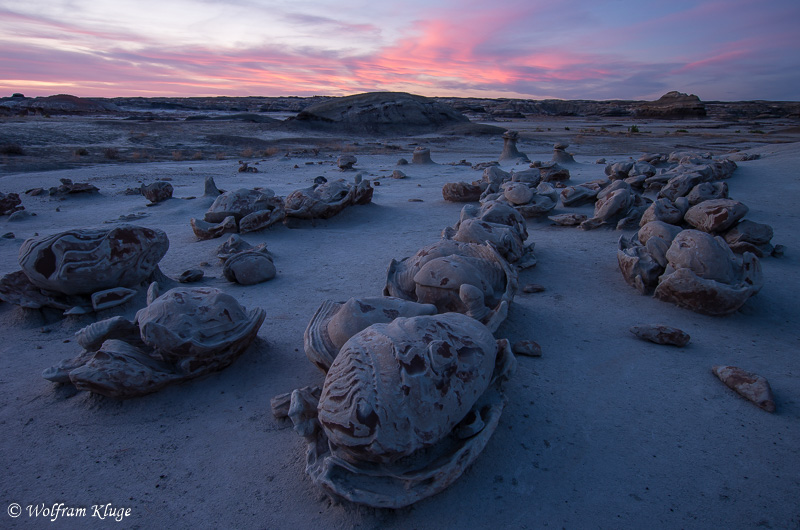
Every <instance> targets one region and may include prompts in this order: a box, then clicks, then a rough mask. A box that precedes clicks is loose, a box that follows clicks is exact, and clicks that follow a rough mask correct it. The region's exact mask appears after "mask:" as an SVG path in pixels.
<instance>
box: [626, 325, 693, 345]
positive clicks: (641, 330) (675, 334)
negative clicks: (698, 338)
mask: <svg viewBox="0 0 800 530" xmlns="http://www.w3.org/2000/svg"><path fill="white" fill-rule="evenodd" d="M630 331H631V333H633V334H634V335H636V336H637V337H639V338H640V339H643V340H649V341H650V342H654V343H656V344H663V345H667V346H677V347H679V348H682V347H684V346H686V345H687V344H689V340H690V339H691V337H690V336H689V334H688V333H686V332H685V331H682V330H680V329H678V328H673V327H670V326H663V325H661V324H658V325H645V326H633V327H632V328H631V329H630Z"/></svg>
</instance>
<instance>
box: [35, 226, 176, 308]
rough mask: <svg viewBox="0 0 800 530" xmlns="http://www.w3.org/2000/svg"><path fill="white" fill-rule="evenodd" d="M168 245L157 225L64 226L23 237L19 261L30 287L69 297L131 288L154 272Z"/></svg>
mask: <svg viewBox="0 0 800 530" xmlns="http://www.w3.org/2000/svg"><path fill="white" fill-rule="evenodd" d="M168 248H169V240H168V239H167V235H166V234H165V233H164V232H163V231H162V230H158V229H152V228H144V227H139V226H134V225H122V226H118V227H116V228H112V229H110V230H92V229H83V230H68V231H66V232H60V233H58V234H54V235H51V236H43V237H35V238H31V239H28V240H26V241H25V242H24V243H23V244H22V246H21V247H20V249H19V264H20V267H22V270H23V272H24V273H25V275H26V276H27V277H28V279H30V281H31V283H33V284H34V285H35V286H37V287H39V288H41V289H46V290H49V291H56V292H59V293H64V294H68V295H74V294H85V295H88V294H91V293H93V292H95V291H100V290H103V289H110V288H112V287H133V286H136V285H138V284H140V283H141V282H143V281H144V280H145V279H146V278H147V277H148V276H150V274H152V273H153V271H155V269H156V267H157V266H158V262H159V261H160V260H161V258H162V257H164V254H166V253H167V249H168Z"/></svg>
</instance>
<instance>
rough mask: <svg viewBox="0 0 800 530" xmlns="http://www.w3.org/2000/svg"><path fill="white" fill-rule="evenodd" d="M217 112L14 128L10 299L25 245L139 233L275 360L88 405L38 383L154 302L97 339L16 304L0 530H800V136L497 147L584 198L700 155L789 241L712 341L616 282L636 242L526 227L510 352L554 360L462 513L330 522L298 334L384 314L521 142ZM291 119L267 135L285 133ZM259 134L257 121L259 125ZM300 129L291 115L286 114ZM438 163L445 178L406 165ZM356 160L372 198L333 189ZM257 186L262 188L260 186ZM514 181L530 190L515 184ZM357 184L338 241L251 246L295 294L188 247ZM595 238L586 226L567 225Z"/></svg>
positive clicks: (601, 122)
mask: <svg viewBox="0 0 800 530" xmlns="http://www.w3.org/2000/svg"><path fill="white" fill-rule="evenodd" d="M195 114H197V112H196V111H179V110H172V111H169V112H167V111H164V112H163V113H162V114H160V115H156V116H151V117H149V118H148V119H134V120H126V119H122V118H115V117H107V116H52V117H43V116H26V117H8V118H4V119H3V121H2V122H1V123H0V145H12V144H13V145H18V146H19V147H20V151H21V152H16V150H11V151H7V152H6V153H5V154H3V155H0V157H2V159H0V191H2V192H4V193H10V192H15V193H20V195H21V197H22V200H23V203H22V204H23V206H25V211H27V212H29V213H31V214H35V215H33V216H29V217H26V218H24V219H21V220H18V221H9V218H8V217H7V216H5V217H2V218H0V232H1V233H11V234H10V235H8V236H4V238H3V239H0V274H7V273H10V272H13V271H15V270H17V269H18V268H19V266H18V263H17V252H18V249H19V247H20V244H21V243H22V241H24V240H25V239H27V238H30V237H33V236H34V235H37V234H39V235H45V234H50V233H55V232H58V231H61V230H66V229H70V228H83V227H109V226H113V225H114V224H115V223H119V222H121V219H123V218H127V219H132V218H133V219H135V221H133V222H134V223H136V224H139V225H142V226H148V227H157V228H160V229H162V230H164V231H166V232H167V234H168V236H169V241H170V248H169V251H168V252H167V254H166V257H165V258H164V259H163V260H162V261H161V269H162V271H163V272H164V273H165V274H166V275H167V276H169V277H171V278H177V277H178V276H179V275H180V273H181V272H183V271H184V270H187V269H190V268H201V269H203V270H204V272H205V278H204V279H203V280H202V281H201V283H200V285H208V286H214V287H218V288H221V289H223V290H225V291H226V292H228V293H230V294H232V295H233V296H235V297H236V298H237V299H238V300H239V302H240V303H241V304H242V305H244V306H245V307H247V308H251V307H255V306H258V307H262V308H264V309H265V310H266V313H267V317H266V321H265V323H264V325H263V326H262V328H261V330H260V333H259V339H258V340H257V341H256V344H255V345H254V346H252V347H251V348H250V349H249V350H248V351H246V352H245V353H244V354H243V355H242V357H241V358H239V359H238V360H237V361H236V362H235V363H234V364H233V365H232V366H230V367H229V368H227V369H226V370H224V371H221V372H218V373H214V374H212V375H209V376H207V377H204V378H202V379H199V380H195V381H192V382H188V383H185V384H181V385H178V386H173V387H170V388H167V389H165V390H162V391H160V392H158V393H155V394H151V395H148V396H145V397H141V398H136V399H130V400H125V401H119V400H114V399H110V398H105V397H102V396H97V395H93V394H89V393H86V392H76V391H75V390H74V389H70V388H69V387H67V386H59V385H56V384H54V383H51V382H50V381H47V380H45V379H43V378H42V377H41V372H42V370H44V369H45V368H47V367H49V366H51V365H53V364H55V363H57V362H58V361H60V360H62V359H64V358H67V357H71V356H74V355H76V354H77V353H79V350H80V348H79V347H78V345H77V344H76V343H75V341H74V338H73V334H74V333H75V331H77V330H78V329H80V328H82V327H84V326H86V325H87V324H90V323H92V322H94V321H95V320H97V319H100V318H107V317H109V316H114V315H122V316H125V317H126V318H132V317H133V315H134V314H135V312H136V310H137V309H139V308H140V307H141V306H142V305H143V304H144V298H143V296H144V295H140V296H138V297H137V298H135V299H134V300H133V301H131V302H128V303H127V304H125V305H123V306H120V307H116V308H112V309H108V310H104V311H101V312H100V313H98V314H90V315H81V316H68V317H63V316H61V315H60V313H59V312H57V311H50V310H30V309H22V308H20V307H17V306H14V305H11V304H8V303H4V302H3V303H0V330H2V336H3V341H2V345H0V367H2V370H0V426H2V437H1V438H0V453H1V454H2V478H0V492H2V499H3V502H4V503H5V504H7V505H10V504H11V503H18V504H19V505H20V506H21V507H22V508H23V514H22V516H20V517H19V518H17V519H13V518H11V517H9V516H7V515H6V514H3V515H2V517H0V519H2V524H1V525H0V526H3V527H6V528H8V527H13V526H15V525H17V524H19V525H21V526H23V525H24V526H28V525H33V526H37V527H38V526H47V525H49V524H50V521H49V520H48V519H47V518H46V517H43V516H40V517H38V518H37V517H31V516H29V514H28V512H27V507H28V506H39V505H46V506H48V507H49V506H52V505H53V504H58V503H64V504H65V505H67V506H75V507H79V506H82V507H90V506H92V505H105V504H107V503H111V504H112V505H113V506H115V507H122V508H130V509H131V510H130V516H129V517H126V518H125V519H124V521H123V522H122V523H121V525H123V526H124V527H126V528H158V527H167V526H171V527H179V528H190V527H192V528H196V527H200V528H208V527H215V528H220V527H224V528H287V527H294V528H500V527H507V528H543V527H558V528H755V527H766V528H800V500H798V499H800V447H799V446H798V443H797V442H798V440H800V371H799V370H798V364H797V360H798V351H800V348H799V347H800V301H799V299H798V294H799V291H800V274H798V265H800V262H799V261H798V260H799V258H798V256H800V253H798V249H800V236H798V230H797V227H798V217H800V213H799V212H800V210H798V204H800V172H798V167H800V143H798V142H800V128H798V122H797V120H796V119H789V118H768V119H759V120H758V121H732V120H728V121H725V120H719V119H714V118H706V119H689V120H676V121H668V120H644V119H637V120H633V119H630V118H619V117H613V118H599V117H590V118H589V117H542V116H539V117H529V118H516V119H508V120H503V121H491V122H486V123H484V125H486V126H494V127H498V128H499V129H497V130H496V131H499V133H502V131H503V130H507V129H508V130H516V131H518V132H519V133H520V139H519V142H518V148H519V150H520V151H522V152H524V153H525V154H527V155H528V157H529V158H530V159H531V160H542V161H547V160H550V158H551V156H552V153H553V144H554V143H555V142H564V143H567V144H569V148H568V151H569V152H571V153H573V155H574V158H575V160H576V161H577V162H578V164H576V165H573V166H570V167H569V170H570V173H571V179H570V181H569V183H570V184H574V183H581V182H586V181H589V180H593V179H597V178H601V177H604V173H603V170H604V167H605V166H604V165H603V164H597V163H595V162H596V160H597V159H598V158H601V157H602V158H605V159H606V160H607V161H608V162H615V161H624V160H629V159H631V158H632V159H634V160H636V159H638V157H639V156H640V155H642V154H643V153H664V154H668V153H670V152H673V151H689V152H697V153H711V154H713V155H714V156H716V157H719V156H723V155H726V154H729V153H731V152H732V151H734V150H737V151H739V152H742V153H749V154H758V155H760V158H759V159H757V160H750V161H745V162H738V163H737V164H738V166H739V167H738V168H737V169H736V171H735V172H734V174H733V176H732V177H731V178H730V179H729V180H728V181H727V182H728V185H729V187H730V195H731V197H732V198H735V199H737V200H739V201H741V202H743V203H745V204H746V205H747V206H748V207H749V209H750V211H749V213H748V215H747V218H748V219H751V220H753V221H756V222H760V223H766V224H769V225H770V226H772V227H773V229H774V238H773V243H775V244H781V245H784V247H785V254H784V255H783V256H780V257H772V256H767V257H765V258H763V259H762V260H761V265H762V268H763V275H764V287H763V288H762V290H761V292H760V293H759V294H758V295H756V296H755V297H753V298H752V299H750V300H749V301H748V302H747V303H746V304H745V306H744V307H743V308H742V309H741V310H740V311H738V312H736V313H735V314H732V315H730V316H726V317H710V316H704V315H699V314H697V313H694V312H691V311H689V310H686V309H682V308H679V307H676V306H674V305H671V304H667V303H664V302H661V301H658V300H656V299H654V298H651V297H648V296H642V295H640V294H639V293H638V292H637V291H636V290H634V289H632V288H631V287H630V286H629V285H628V284H626V282H625V281H624V280H623V278H622V275H621V274H620V271H619V269H618V266H617V258H616V251H617V240H618V239H619V237H620V235H623V234H624V235H630V232H629V231H617V230H614V229H610V228H600V229H597V230H592V231H582V230H579V229H577V228H567V227H560V226H555V225H553V224H552V223H551V222H550V221H549V220H548V219H547V218H546V217H544V218H541V219H528V221H527V224H528V231H529V233H530V235H529V238H528V242H533V243H535V252H536V256H537V258H538V264H537V265H536V266H535V267H534V268H531V269H527V270H524V271H522V272H521V273H520V282H519V283H520V285H521V286H523V285H526V284H529V283H535V284H540V285H542V286H543V287H544V290H543V291H542V292H538V293H530V294H528V293H523V292H519V293H518V294H517V296H516V298H515V299H514V302H513V304H512V305H511V309H510V311H509V315H508V318H507V320H506V321H505V322H504V323H503V324H502V326H501V327H500V329H499V330H498V331H497V333H496V334H495V335H496V336H497V337H506V338H508V339H509V340H510V341H512V342H515V341H518V340H534V341H536V342H538V343H539V344H540V345H541V348H542V352H543V353H542V356H541V357H540V358H531V357H519V358H518V362H519V366H518V369H517V372H516V374H515V375H514V376H513V377H512V379H511V380H510V381H509V383H508V385H507V388H506V395H507V397H508V404H507V406H506V408H505V410H504V412H503V415H502V418H501V420H500V426H499V428H498V430H497V431H496V432H495V434H494V436H493V437H492V439H491V441H490V442H489V444H488V446H487V448H486V449H485V451H484V452H483V453H482V454H481V455H480V457H479V458H478V459H477V461H476V462H475V463H474V464H473V465H472V466H471V467H470V468H469V469H468V470H467V471H466V472H465V473H464V474H463V476H461V477H460V478H459V479H458V480H457V481H456V482H455V483H454V484H453V485H452V486H450V487H449V488H448V489H447V490H445V491H444V492H442V493H440V494H438V495H435V496H433V497H431V498H428V499H425V500H423V501H421V502H419V503H417V504H415V505H413V506H411V507H409V508H404V509H400V510H388V509H373V508H365V507H361V506H357V505H353V504H350V503H347V502H343V503H335V502H332V501H331V500H330V499H328V498H327V497H326V496H325V495H324V494H322V492H321V491H320V490H318V489H317V488H316V487H315V486H314V485H313V484H312V482H311V480H310V479H309V478H308V477H307V476H306V475H305V473H304V466H305V444H304V442H303V440H302V439H301V438H300V437H299V436H298V435H297V434H295V433H294V432H293V430H292V427H291V423H289V422H285V421H278V420H276V419H274V418H273V417H272V414H271V412H270V398H272V397H273V396H274V395H276V394H280V393H284V392H288V391H291V390H292V389H293V388H297V387H301V386H305V385H308V384H321V383H322V381H323V374H322V373H321V372H319V371H318V370H317V369H316V368H315V367H314V366H313V365H312V364H311V363H310V362H309V361H308V360H307V359H306V357H305V355H304V353H303V332H304V330H305V327H306V325H307V324H308V322H309V319H310V318H311V316H312V315H313V314H314V311H315V310H316V308H317V307H318V306H319V304H320V303H321V302H322V301H324V300H335V301H343V300H346V299H348V298H350V297H352V296H379V295H380V294H381V293H382V290H383V287H384V284H385V281H386V270H387V266H388V264H389V263H390V261H391V260H392V259H401V258H403V257H406V256H410V255H412V254H414V253H415V252H416V251H417V249H419V248H420V247H422V246H424V245H428V244H431V243H433V242H435V241H437V240H438V239H439V238H440V237H441V231H442V229H444V228H445V227H447V226H451V225H453V224H455V222H456V221H457V220H458V218H459V212H460V210H461V208H462V206H463V205H462V204H457V203H449V202H445V201H444V200H443V198H442V186H443V185H444V184H445V183H447V182H455V181H467V182H470V181H473V180H476V179H480V175H481V173H480V172H478V171H475V170H474V169H472V168H471V167H469V166H468V165H458V163H459V162H461V161H462V160H465V161H467V162H469V163H471V164H473V165H474V164H478V163H481V162H488V161H492V160H497V158H498V156H499V155H500V152H501V150H502V145H503V142H502V138H501V137H500V134H498V133H497V132H496V131H495V132H492V129H489V128H485V129H481V131H483V132H481V133H479V134H470V135H462V134H457V133H452V134H446V135H445V134H439V133H428V134H416V135H393V136H372V135H367V134H362V135H355V134H349V133H348V134H335V133H330V132H314V133H311V132H302V131H301V132H298V131H287V130H276V129H275V128H274V127H273V125H274V124H273V123H272V122H268V121H264V120H262V121H261V122H259V121H253V120H249V119H242V118H241V116H238V117H237V116H234V117H231V116H230V113H229V114H227V115H226V114H225V113H221V114H219V115H218V116H217V117H220V118H226V116H227V119H215V120H209V119H204V120H185V118H186V117H188V116H190V115H195ZM270 115H271V114H270V113H263V116H265V117H269V116H270ZM259 116H262V115H259ZM272 116H273V117H274V119H282V118H283V117H285V114H272ZM417 146H424V147H427V148H429V149H430V150H431V157H432V159H433V161H434V162H436V164H434V165H414V164H411V165H408V166H402V167H401V168H400V169H402V171H403V172H404V173H405V174H406V178H403V179H393V178H390V175H391V174H392V171H393V170H395V169H398V168H399V167H398V166H397V165H396V164H397V162H398V159H400V158H401V157H403V158H406V159H409V160H410V159H411V154H412V152H413V150H414V149H415V148H416V147H417ZM341 154H353V155H355V156H356V157H357V160H358V161H357V163H356V164H355V170H356V171H354V172H343V171H340V170H339V168H338V167H337V166H336V160H337V157H338V156H339V155H341ZM240 161H241V162H247V163H248V165H249V166H251V167H256V168H257V169H258V172H257V173H240V172H239V171H238V169H239V167H240ZM502 167H503V169H505V170H509V169H512V168H513V167H516V169H525V168H527V164H525V165H519V166H508V165H502ZM356 172H360V173H361V175H362V176H363V178H365V179H370V180H371V181H372V182H373V185H375V192H374V197H373V201H372V203H371V204H367V205H361V206H353V207H351V208H348V209H346V210H345V211H344V212H342V213H341V214H339V215H337V216H336V217H333V218H331V219H327V220H317V221H315V222H314V223H312V222H300V223H294V224H292V225H291V227H288V226H284V225H276V226H273V227H271V228H269V229H267V230H265V231H262V232H256V233H251V234H245V235H243V238H244V239H246V240H247V241H248V242H250V243H252V244H256V243H261V242H264V243H266V244H267V247H268V249H269V251H270V252H271V253H272V254H273V256H274V258H275V265H276V267H277V269H278V274H277V277H276V278H275V279H273V280H271V281H269V282H265V283H261V284H258V285H253V286H240V285H236V284H232V283H230V282H228V281H226V280H225V279H224V277H223V276H222V273H221V265H220V264H219V262H218V260H217V259H216V256H215V249H216V248H217V247H218V246H219V245H220V244H221V243H222V241H223V240H221V239H218V240H209V241H198V240H197V238H196V237H195V236H194V234H193V233H192V229H191V227H190V225H189V219H190V218H191V217H201V216H202V214H203V212H205V210H206V208H208V206H209V204H210V201H209V200H208V198H204V197H203V183H204V179H205V178H206V177H209V176H210V177H213V178H214V180H215V181H216V184H217V186H218V187H219V188H222V189H227V190H231V189H236V188H254V187H259V186H260V187H267V188H270V189H272V190H274V191H275V193H276V194H277V195H280V196H285V195H287V194H289V193H290V192H291V191H293V190H295V189H298V188H305V187H307V186H309V185H311V183H312V181H313V179H314V178H315V177H318V176H324V177H326V178H327V179H328V180H335V179H338V178H345V179H347V180H349V181H351V180H352V179H353V177H354V175H355V174H356ZM62 178H69V179H71V180H73V181H74V182H88V183H91V184H93V185H94V186H96V187H97V188H99V190H100V191H99V193H98V194H89V195H85V196H82V195H74V196H67V197H49V196H47V195H46V194H43V195H39V196H30V195H25V194H24V193H23V192H25V191H26V190H29V189H33V188H37V187H41V188H44V189H47V188H49V187H51V186H56V185H58V183H59V179H62ZM157 180H168V181H169V182H170V183H171V184H172V186H173V187H174V190H175V191H174V198H172V199H170V200H167V201H165V202H162V203H159V204H157V205H154V206H147V205H146V203H147V201H146V200H145V199H144V197H142V196H141V195H138V194H126V193H124V192H125V190H127V189H128V188H138V187H139V186H140V185H141V184H148V183H151V182H154V181H157ZM567 211H576V212H581V213H585V214H587V215H589V216H591V212H592V207H591V205H586V206H581V207H578V208H569V209H567V208H563V207H562V206H561V205H560V204H559V206H558V207H557V208H556V210H554V211H553V213H554V214H557V213H565V212H567ZM655 323H664V324H668V325H671V326H675V327H678V328H681V329H683V330H684V331H686V332H688V333H689V334H690V335H691V342H690V343H689V345H688V346H686V347H685V348H672V347H667V346H659V345H655V344H651V343H647V342H643V341H640V340H638V339H637V338H636V337H634V336H633V335H632V334H631V333H629V331H628V328H630V327H631V326H633V325H638V324H655ZM717 364H730V365H736V366H740V367H741V368H744V369H745V370H749V371H752V372H755V373H758V374H760V375H762V376H764V377H766V378H767V379H768V380H769V382H770V384H771V386H772V389H773V391H774V394H775V400H776V404H777V411H776V412H775V413H772V414H770V413H767V412H765V411H763V410H760V409H759V408H757V407H756V406H754V405H753V404H752V403H749V402H748V401H746V400H744V399H742V398H741V397H739V396H737V395H736V394H735V393H734V392H732V391H731V390H730V389H729V388H727V387H726V386H724V385H723V384H721V383H720V381H719V380H717V378H716V377H715V376H714V375H713V374H712V373H711V367H712V366H713V365H717ZM56 524H58V526H59V527H64V528H68V527H76V528H77V527H81V528H86V527H98V528H99V527H106V526H107V525H109V524H117V523H111V522H110V521H109V520H100V519H98V518H92V517H86V518H83V519H67V518H61V519H59V520H58V521H57V522H56Z"/></svg>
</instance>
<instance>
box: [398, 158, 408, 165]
mask: <svg viewBox="0 0 800 530" xmlns="http://www.w3.org/2000/svg"><path fill="white" fill-rule="evenodd" d="M397 165H398V166H407V165H408V160H406V159H405V158H401V159H400V160H398V161H397Z"/></svg>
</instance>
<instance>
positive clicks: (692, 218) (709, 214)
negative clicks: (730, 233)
mask: <svg viewBox="0 0 800 530" xmlns="http://www.w3.org/2000/svg"><path fill="white" fill-rule="evenodd" d="M748 211H749V208H748V207H747V206H745V205H744V204H742V203H740V202H738V201H734V200H732V199H713V200H708V201H703V202H701V203H699V204H696V205H694V206H692V207H691V208H689V211H687V212H686V215H684V216H683V218H684V220H685V221H686V222H687V223H689V224H690V225H692V226H693V227H695V228H697V229H698V230H702V231H703V232H708V233H720V232H724V231H725V230H727V229H729V228H731V227H732V226H734V225H735V224H736V223H737V222H739V220H740V219H741V218H743V217H744V216H745V215H747V212H748Z"/></svg>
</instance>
